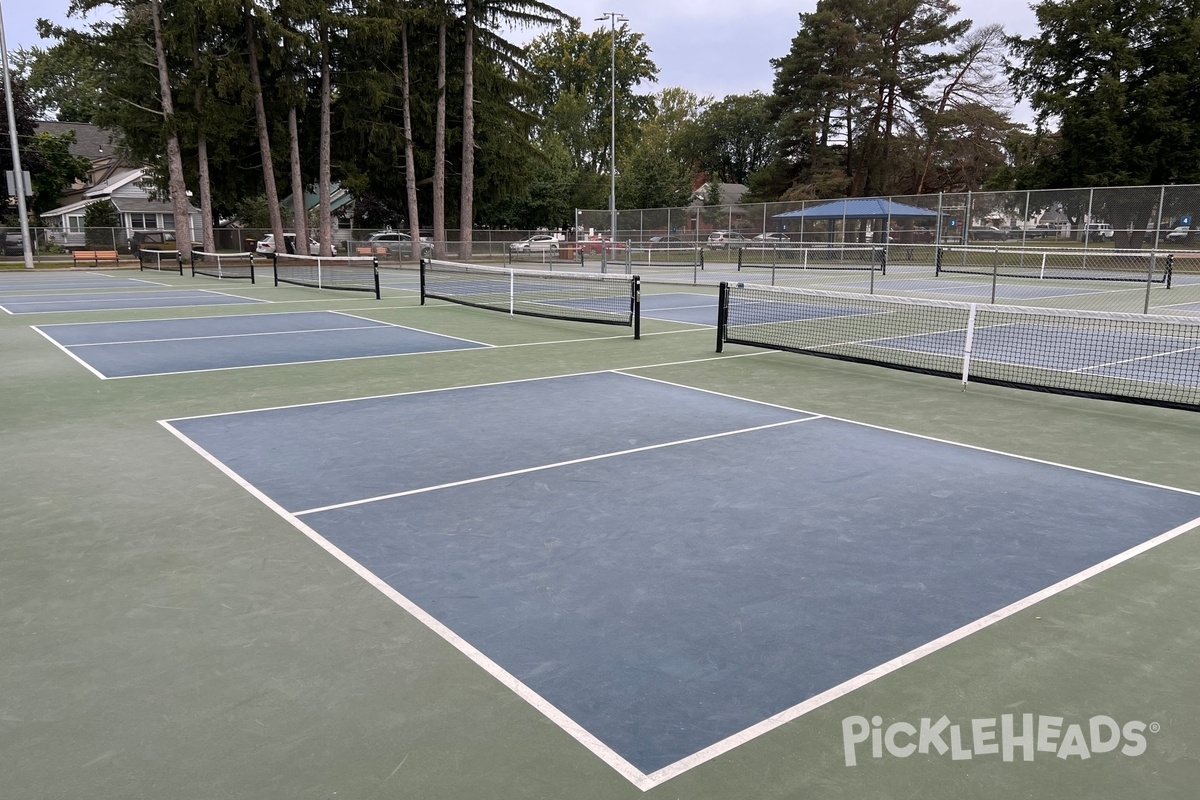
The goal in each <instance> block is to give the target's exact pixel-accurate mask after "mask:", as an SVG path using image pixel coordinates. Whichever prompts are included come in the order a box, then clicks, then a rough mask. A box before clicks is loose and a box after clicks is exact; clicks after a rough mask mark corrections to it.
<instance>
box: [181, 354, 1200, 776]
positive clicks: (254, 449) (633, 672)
mask: <svg viewBox="0 0 1200 800" xmlns="http://www.w3.org/2000/svg"><path fill="white" fill-rule="evenodd" d="M586 403H594V404H595V406H596V407H597V408H598V409H601V411H600V412H599V413H594V414H591V415H588V417H587V418H586V419H585V420H579V419H573V418H572V415H571V413H570V412H571V411H572V409H575V408H578V407H580V406H581V405H584V404H586ZM412 419H421V420H422V424H421V427H420V429H419V430H410V429H409V427H408V425H407V422H408V421H410V420H412ZM464 420H470V421H471V423H470V424H469V425H464ZM166 424H167V425H168V426H169V427H170V428H171V429H172V430H174V431H177V432H178V433H179V435H180V436H181V437H184V438H185V439H186V441H188V442H189V443H190V444H191V445H192V446H194V447H195V448H196V449H198V450H199V451H201V452H202V453H204V454H205V455H207V456H208V457H209V458H211V459H212V460H213V461H214V462H216V463H217V464H218V465H219V466H220V467H221V468H222V469H223V470H225V471H226V472H227V473H228V474H229V475H230V476H231V477H233V478H235V479H237V480H238V482H239V483H241V484H242V485H244V486H246V488H248V489H249V490H250V491H251V492H253V493H254V494H256V495H258V496H262V497H264V498H265V499H266V500H267V501H268V502H270V503H271V505H272V506H273V507H277V508H279V509H281V510H282V513H283V515H284V517H285V518H286V519H289V520H294V521H295V524H296V525H297V527H299V528H300V529H301V530H302V531H305V532H311V533H310V535H313V536H314V537H315V538H317V539H318V541H321V542H322V543H323V545H324V546H326V547H327V548H329V549H331V550H336V551H337V552H340V553H342V554H345V557H346V558H347V559H349V560H350V561H351V562H352V563H353V564H355V565H357V568H358V569H359V570H360V571H362V572H363V573H365V576H366V577H367V578H368V580H371V581H372V582H379V583H385V584H386V585H387V586H389V587H390V588H391V589H392V590H394V592H395V594H396V597H397V602H398V603H399V604H400V605H401V606H402V607H404V608H406V609H408V610H410V611H411V612H412V613H414V614H415V615H417V616H418V618H421V619H426V620H429V624H430V626H431V627H432V628H433V629H434V630H435V631H437V632H439V633H442V635H443V636H445V638H446V639H447V640H448V641H450V642H451V643H459V642H461V644H459V647H460V649H461V650H462V651H463V652H464V653H466V654H467V655H469V656H471V657H473V659H474V660H475V661H476V662H477V663H479V664H480V666H482V667H483V668H484V669H487V670H488V671H489V672H491V673H493V674H497V675H498V677H500V678H501V680H502V681H504V682H505V683H506V684H510V685H511V684H516V685H518V686H519V687H520V688H519V690H518V691H519V692H520V693H521V694H522V696H524V697H527V698H537V699H536V700H535V704H536V706H537V707H538V708H539V710H541V711H543V713H545V714H546V715H547V716H548V717H549V718H550V719H551V720H552V721H555V722H558V723H559V724H560V725H561V726H562V727H563V728H564V729H565V730H572V729H573V728H574V726H575V725H578V726H581V727H582V728H583V729H584V731H585V732H586V734H587V735H584V736H580V740H581V743H584V744H585V746H587V745H592V742H593V740H597V741H598V742H599V743H600V745H599V746H596V745H592V749H593V750H594V751H595V752H596V753H597V755H598V756H599V757H601V758H603V759H604V760H605V761H607V762H608V763H610V764H611V765H613V766H614V768H616V769H618V770H619V771H621V772H622V773H623V774H626V775H627V776H628V777H630V778H631V779H632V780H633V781H634V782H635V783H636V784H637V785H639V786H642V787H643V788H649V787H651V786H653V785H656V784H657V783H658V782H660V781H661V780H664V779H666V778H668V777H674V776H675V775H677V774H679V773H680V772H682V771H683V770H684V769H686V768H687V766H690V765H692V764H694V763H696V761H697V760H698V758H697V754H699V753H702V752H703V753H704V755H705V756H707V757H712V756H714V755H715V754H718V753H720V752H725V751H727V750H729V749H732V748H733V747H735V746H736V745H737V744H740V743H742V742H744V741H745V740H746V738H747V737H748V736H749V734H748V733H747V730H748V729H752V728H757V731H756V732H763V730H764V728H763V723H764V722H766V721H767V720H768V719H770V718H772V717H775V716H776V715H780V714H783V715H785V716H786V717H788V718H789V719H790V718H794V717H796V716H799V715H800V714H801V713H803V710H804V709H805V708H807V707H811V704H812V703H813V702H814V700H815V699H816V698H818V697H820V696H821V695H823V694H825V695H826V697H824V698H822V699H829V696H830V695H832V696H837V695H839V694H841V693H843V692H844V691H847V689H846V688H845V686H846V684H847V683H850V684H852V685H855V686H857V685H861V684H862V683H863V682H865V680H869V678H864V674H866V673H870V672H872V671H875V674H880V672H879V670H880V668H882V667H884V665H886V664H887V663H888V662H890V661H893V660H894V659H898V658H902V657H904V656H906V655H908V654H911V653H913V652H914V651H926V650H928V648H929V647H930V646H931V645H932V643H934V642H935V641H937V640H939V639H942V638H943V637H947V636H951V637H952V638H958V637H959V636H962V635H965V634H962V633H958V634H955V632H956V631H961V629H963V628H964V626H970V625H972V623H977V622H978V620H980V619H982V618H985V617H988V616H989V615H991V614H994V613H995V612H997V611H1000V610H1001V609H1004V608H1006V607H1010V606H1012V605H1013V604H1021V603H1022V602H1029V601H1027V600H1026V598H1028V597H1029V596H1030V595H1035V594H1037V593H1040V592H1043V591H1045V590H1046V589H1048V588H1049V587H1052V586H1054V585H1056V584H1059V582H1061V581H1066V580H1068V579H1070V578H1071V577H1072V576H1073V575H1076V574H1077V573H1079V572H1082V571H1083V570H1086V569H1089V568H1092V567H1094V566H1096V565H1097V564H1099V563H1101V562H1104V561H1107V560H1108V559H1111V558H1114V557H1117V556H1120V554H1121V553H1123V552H1126V551H1128V550H1130V549H1131V548H1136V547H1138V546H1139V545H1143V544H1145V543H1146V542H1148V541H1150V540H1152V539H1155V538H1156V537H1159V536H1161V535H1163V534H1165V533H1168V532H1170V531H1176V532H1181V531H1182V530H1184V529H1186V528H1188V527H1191V526H1193V525H1195V524H1198V523H1200V495H1196V494H1192V493H1187V492H1181V491H1173V490H1169V489H1163V488H1158V487H1150V486H1145V485H1142V484H1138V483H1134V482H1128V481H1120V480H1117V479H1114V478H1109V477H1107V476H1099V475H1094V474H1090V473H1086V472H1080V471H1074V470H1069V469H1066V468H1063V467H1059V466H1056V465H1047V464H1044V463H1036V462H1032V461H1028V460H1023V459H1018V458H1012V457H1009V456H1003V455H998V454H995V453H984V452H982V451H979V450H974V449H970V448H962V447H958V446H955V445H951V444H947V443H944V442H933V441H929V440H927V439H922V438H919V437H911V436H905V435H903V434H897V433H894V432H889V431H881V430H879V429H874V428H869V427H862V426H856V425H853V424H851V423H847V422H842V421H838V420H830V419H827V418H824V417H820V416H818V415H812V414H806V413H804V412H801V411H791V410H785V409H780V408H776V407H773V406H764V405H760V404H755V403H750V402H747V401H744V400H738V399H735V398H729V397H724V396H719V395H713V394H710V393H707V392H701V391H698V390H695V389H689V388H686V387H679V386H670V385H665V384H662V383H658V382H653V381H647V380H645V379H640V378H634V377H629V376H626V375H621V374H615V373H602V374H593V375H582V376H571V377H562V378H555V379H547V380H541V381H527V382H519V383H507V384H491V385H487V386H481V387H465V388H460V389H455V390H449V391H438V392H433V393H422V394H416V395H400V396H396V397H387V398H375V399H369V400H360V401H347V402H338V403H332V404H321V405H316V406H302V407H297V408H283V409H274V410H263V411H257V412H253V413H243V414H234V415H219V416H216V417H200V418H193V419H185V420H175V421H170V422H168V423H166ZM366 428H371V429H373V430H375V431H376V432H377V433H378V434H379V436H378V437H377V438H376V439H374V442H373V443H371V442H366V443H364V442H363V441H361V439H360V438H359V436H358V431H361V430H363V429H366ZM398 440H403V441H404V442H405V451H406V453H407V454H408V458H406V459H404V460H397V459H396V458H395V451H394V442H396V441H398ZM316 453H319V454H320V457H319V458H318V459H313V458H312V454H316ZM816 454H821V456H820V457H814V456H816ZM897 463H905V464H910V465H911V466H910V467H909V468H908V469H906V470H905V471H903V472H899V471H896V470H892V469H889V467H890V466H891V465H893V464H897ZM431 465H433V466H432V469H431ZM581 483H582V484H586V485H589V486H593V487H595V488H593V489H592V490H591V491H589V492H587V494H586V496H585V497H580V496H578V495H577V494H576V493H575V492H573V491H572V488H573V487H574V486H577V485H579V484H581ZM915 487H926V488H925V489H924V490H915ZM864 498H867V502H862V499H864ZM931 498H934V499H931ZM965 498H969V502H963V499H965ZM852 507H853V508H855V512H854V513H853V514H852V516H851V517H850V518H849V519H848V518H847V509H848V508H852ZM932 508H936V509H937V512H936V513H934V514H931V513H930V511H931V509H932ZM751 519H753V520H754V522H753V524H749V523H750V521H751ZM1181 526H1182V527H1181ZM897 530H903V531H904V535H903V536H898V535H897ZM1081 530H1086V531H1087V534H1086V535H1081V534H1080V533H1079V531H1081ZM955 545H957V546H955ZM715 586H719V587H720V592H719V596H714V595H713V593H712V589H713V587H715ZM500 631H503V633H504V635H503V636H497V635H496V634H497V633H498V632H500ZM847 631H854V632H855V635H854V636H853V637H849V638H848V637H847V636H846V632H847ZM839 687H841V688H840V689H839ZM686 759H690V761H688V762H687V763H686V765H685V764H684V763H682V762H685V760H686Z"/></svg>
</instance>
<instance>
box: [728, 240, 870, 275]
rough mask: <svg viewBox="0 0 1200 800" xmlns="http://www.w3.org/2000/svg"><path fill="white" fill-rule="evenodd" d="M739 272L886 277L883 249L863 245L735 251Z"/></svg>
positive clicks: (758, 247)
mask: <svg viewBox="0 0 1200 800" xmlns="http://www.w3.org/2000/svg"><path fill="white" fill-rule="evenodd" d="M737 264H738V271H739V272H740V271H741V270H743V269H800V270H806V269H831V270H864V271H866V270H871V271H878V272H879V273H880V274H883V275H886V274H887V248H885V247H871V246H863V245H836V244H831V245H819V244H812V245H800V244H779V245H768V246H765V247H760V246H757V245H752V246H750V247H742V248H739V249H738V254H737Z"/></svg>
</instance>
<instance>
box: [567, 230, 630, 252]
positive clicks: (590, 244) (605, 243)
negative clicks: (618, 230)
mask: <svg viewBox="0 0 1200 800" xmlns="http://www.w3.org/2000/svg"><path fill="white" fill-rule="evenodd" d="M575 247H576V248H577V249H578V251H579V252H581V253H583V254H584V255H597V256H598V255H600V252H601V251H602V250H605V249H607V250H608V251H609V252H613V251H615V250H624V249H625V243H624V242H616V243H613V242H612V240H611V238H610V237H608V236H605V235H603V234H595V235H593V236H589V237H587V238H586V239H580V240H579V241H578V242H576V243H575Z"/></svg>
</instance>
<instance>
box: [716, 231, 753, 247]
mask: <svg viewBox="0 0 1200 800" xmlns="http://www.w3.org/2000/svg"><path fill="white" fill-rule="evenodd" d="M749 241H750V240H749V239H747V238H746V237H745V236H742V235H741V234H740V233H738V232H737V231H713V232H712V233H710V234H709V235H708V249H709V250H719V249H721V248H723V247H745V246H746V245H747V244H748V243H749Z"/></svg>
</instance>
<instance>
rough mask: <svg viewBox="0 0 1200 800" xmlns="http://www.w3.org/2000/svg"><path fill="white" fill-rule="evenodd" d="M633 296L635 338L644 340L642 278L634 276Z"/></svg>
mask: <svg viewBox="0 0 1200 800" xmlns="http://www.w3.org/2000/svg"><path fill="white" fill-rule="evenodd" d="M630 291H631V292H632V296H631V297H630V304H631V305H630V312H631V313H632V314H633V338H634V339H641V338H642V278H641V276H639V275H634V276H633V281H631V288H630Z"/></svg>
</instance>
